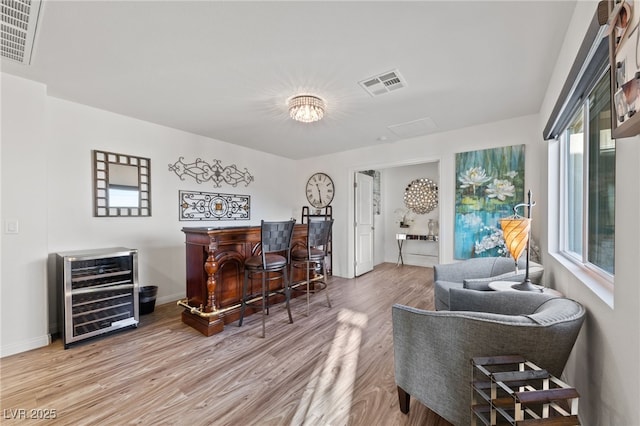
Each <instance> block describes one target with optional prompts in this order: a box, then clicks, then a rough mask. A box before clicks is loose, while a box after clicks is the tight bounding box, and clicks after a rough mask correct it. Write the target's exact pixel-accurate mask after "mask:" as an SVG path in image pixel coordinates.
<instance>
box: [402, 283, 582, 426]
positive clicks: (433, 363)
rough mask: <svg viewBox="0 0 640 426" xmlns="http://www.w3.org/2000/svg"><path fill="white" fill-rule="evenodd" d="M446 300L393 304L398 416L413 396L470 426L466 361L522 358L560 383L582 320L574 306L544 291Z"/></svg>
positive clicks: (455, 293)
mask: <svg viewBox="0 0 640 426" xmlns="http://www.w3.org/2000/svg"><path fill="white" fill-rule="evenodd" d="M450 302H451V311H424V310H421V309H416V308H411V307H408V306H403V305H398V304H396V305H394V306H393V308H392V318H393V348H394V363H395V380H396V385H397V387H398V397H399V402H400V410H401V411H402V412H403V413H408V411H409V401H410V398H411V397H413V398H414V399H416V400H418V401H420V402H421V403H422V404H424V405H426V406H427V407H429V408H430V409H431V410H432V411H434V412H435V413H437V414H439V415H440V416H442V417H444V418H445V419H446V420H448V421H449V422H451V423H453V424H454V425H468V424H470V421H471V414H470V404H471V388H470V382H471V365H470V360H471V358H473V357H477V356H497V355H522V356H524V357H525V358H526V359H528V360H529V361H532V362H533V363H535V364H537V365H538V366H540V367H541V368H544V369H546V370H547V371H549V372H550V373H551V374H553V375H555V376H556V377H560V375H561V374H562V371H563V369H564V367H565V364H566V362H567V359H568V357H569V354H570V352H571V349H572V348H573V345H574V343H575V341H576V338H577V337H578V333H579V331H580V328H581V326H582V323H583V321H584V317H585V310H584V308H583V307H582V306H581V305H580V304H579V303H577V302H575V301H573V300H571V299H567V298H564V297H557V296H552V295H549V294H543V293H531V292H521V291H503V292H498V291H465V290H461V289H451V290H450Z"/></svg>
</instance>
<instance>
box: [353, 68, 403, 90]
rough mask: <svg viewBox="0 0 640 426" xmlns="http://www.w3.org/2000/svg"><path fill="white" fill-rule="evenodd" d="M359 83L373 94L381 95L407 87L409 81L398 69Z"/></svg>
mask: <svg viewBox="0 0 640 426" xmlns="http://www.w3.org/2000/svg"><path fill="white" fill-rule="evenodd" d="M358 84H359V85H360V86H361V87H362V88H363V89H364V90H366V91H367V93H368V94H370V95H371V96H379V95H382V94H384V93H389V92H392V91H394V90H398V89H402V88H403V87H407V82H406V81H405V80H404V78H402V76H401V75H400V73H399V72H398V70H393V71H388V72H385V73H383V74H380V75H377V76H375V77H371V78H367V79H366V80H362V81H359V82H358Z"/></svg>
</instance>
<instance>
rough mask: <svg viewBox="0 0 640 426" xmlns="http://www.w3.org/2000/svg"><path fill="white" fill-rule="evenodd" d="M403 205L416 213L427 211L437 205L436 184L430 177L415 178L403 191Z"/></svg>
mask: <svg viewBox="0 0 640 426" xmlns="http://www.w3.org/2000/svg"><path fill="white" fill-rule="evenodd" d="M404 205H405V206H407V208H408V209H409V210H411V211H413V212H415V213H417V214H425V213H429V212H430V211H432V210H433V209H435V208H436V207H438V185H436V183H435V182H434V181H432V180H431V179H427V178H420V179H415V180H414V181H412V182H411V183H410V184H409V185H408V186H407V189H406V190H405V191H404Z"/></svg>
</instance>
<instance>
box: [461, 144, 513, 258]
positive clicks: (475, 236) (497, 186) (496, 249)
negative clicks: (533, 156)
mask: <svg viewBox="0 0 640 426" xmlns="http://www.w3.org/2000/svg"><path fill="white" fill-rule="evenodd" d="M524 147H525V146H524V145H515V146H508V147H503V148H493V149H485V150H480V151H469V152H461V153H457V154H456V217H455V242H454V257H455V258H456V259H469V258H472V257H489V256H508V255H509V254H508V252H507V251H506V250H505V247H504V240H503V238H502V230H501V229H500V219H501V218H503V217H507V216H511V215H512V214H513V207H514V206H515V205H516V204H520V203H522V202H523V201H524Z"/></svg>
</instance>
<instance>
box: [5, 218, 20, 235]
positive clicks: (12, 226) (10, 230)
mask: <svg viewBox="0 0 640 426" xmlns="http://www.w3.org/2000/svg"><path fill="white" fill-rule="evenodd" d="M4 233H5V234H17V233H18V221H17V220H7V221H6V222H5V223H4Z"/></svg>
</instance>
